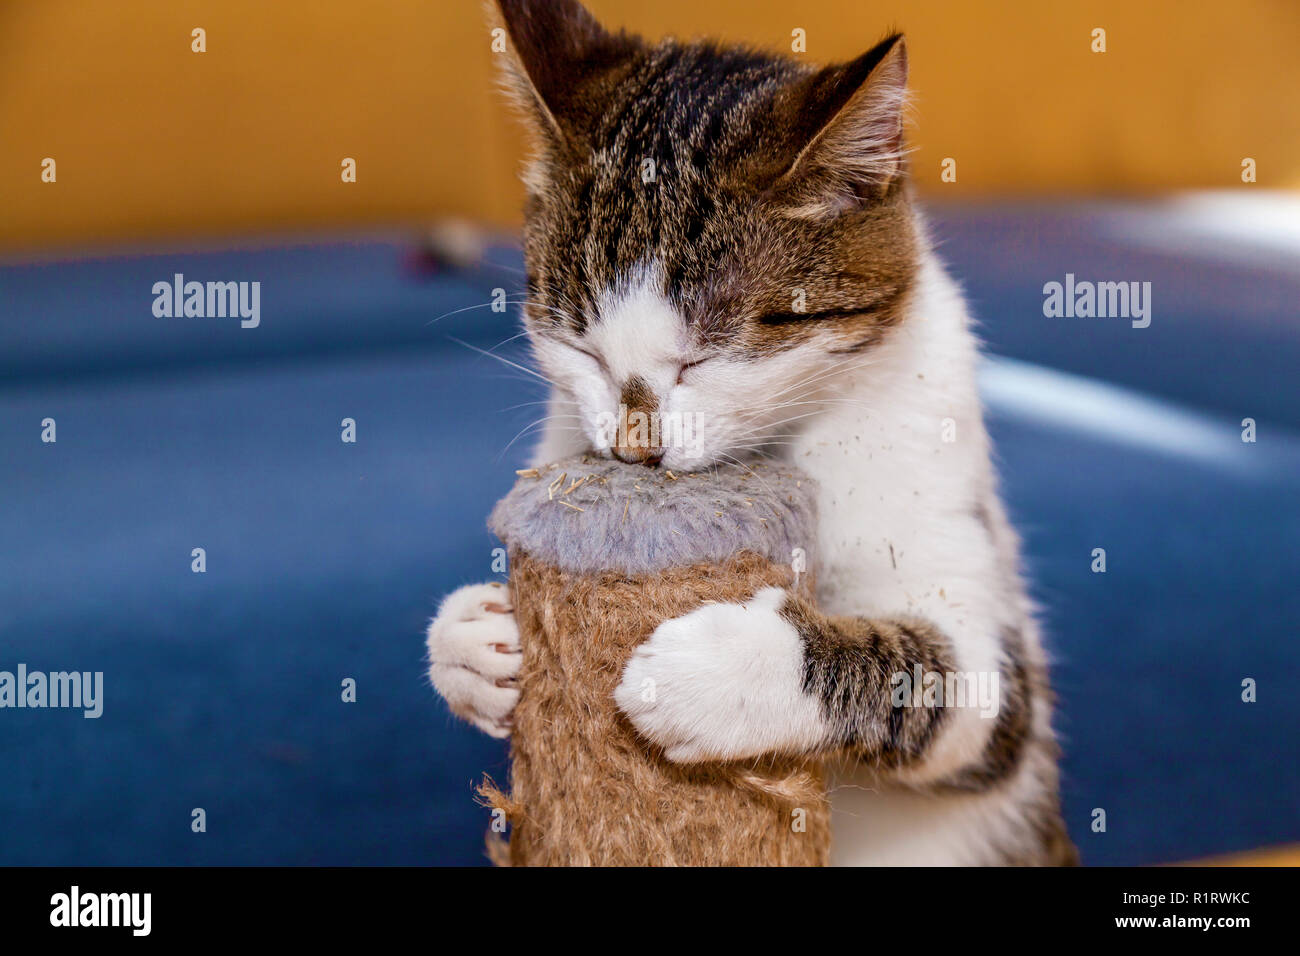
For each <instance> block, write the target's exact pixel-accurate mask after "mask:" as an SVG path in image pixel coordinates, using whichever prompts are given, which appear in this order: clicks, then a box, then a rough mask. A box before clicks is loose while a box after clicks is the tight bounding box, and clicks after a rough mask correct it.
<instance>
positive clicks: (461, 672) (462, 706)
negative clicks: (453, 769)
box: [428, 584, 520, 737]
mask: <svg viewBox="0 0 1300 956" xmlns="http://www.w3.org/2000/svg"><path fill="white" fill-rule="evenodd" d="M428 645H429V678H430V679H431V680H432V681H433V686H434V689H435V690H437V691H438V693H439V694H441V695H442V696H443V697H444V698H445V699H446V701H447V704H448V705H449V706H450V707H451V711H452V713H453V714H456V715H457V716H458V717H463V718H465V719H466V720H468V721H469V722H470V723H472V724H473V725H474V726H476V727H478V728H479V729H480V730H482V731H484V732H485V733H488V734H491V735H492V736H493V737H508V736H510V714H511V713H512V712H513V711H514V709H515V704H516V703H518V702H519V690H518V688H517V687H516V686H515V678H516V677H517V676H518V674H519V663H520V650H519V629H518V628H517V627H516V626H515V615H514V606H513V604H512V603H511V596H510V590H509V588H507V587H505V586H504V585H501V584H470V585H466V586H465V587H463V588H457V589H456V590H455V591H452V592H451V594H449V595H447V597H446V598H445V599H443V602H442V605H441V607H439V608H438V616H437V617H435V618H434V619H433V620H432V621H431V622H430V623H429V631H428Z"/></svg>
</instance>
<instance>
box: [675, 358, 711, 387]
mask: <svg viewBox="0 0 1300 956" xmlns="http://www.w3.org/2000/svg"><path fill="white" fill-rule="evenodd" d="M717 357H718V356H716V355H711V356H709V357H708V358H702V359H696V360H695V361H694V362H687V363H686V364H685V365H683V366H682V367H681V368H680V369H678V370H677V384H678V385H683V384H685V380H686V371H687V369H692V368H697V367H699V366H701V365H703V364H704V363H706V362H712V361H713V360H714V359H716V358H717Z"/></svg>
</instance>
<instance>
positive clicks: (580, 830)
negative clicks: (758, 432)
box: [483, 549, 830, 866]
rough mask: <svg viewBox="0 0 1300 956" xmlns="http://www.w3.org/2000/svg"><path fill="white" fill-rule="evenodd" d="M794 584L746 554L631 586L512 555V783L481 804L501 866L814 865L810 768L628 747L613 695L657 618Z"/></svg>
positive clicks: (824, 811)
mask: <svg viewBox="0 0 1300 956" xmlns="http://www.w3.org/2000/svg"><path fill="white" fill-rule="evenodd" d="M792 578H793V575H792V574H791V572H790V570H789V569H788V568H787V567H784V566H782V565H778V564H774V563H773V562H772V561H770V560H769V559H767V558H766V557H762V556H760V555H757V554H755V553H753V552H749V551H742V552H740V553H738V554H736V555H735V556H733V557H732V558H731V559H729V560H727V561H725V562H723V563H721V564H696V565H693V566H688V567H677V568H670V569H668V570H665V571H661V572H658V573H655V574H652V575H646V576H640V577H636V576H628V575H625V574H621V573H618V572H606V573H603V574H594V575H583V574H575V573H572V572H568V571H564V570H561V569H560V568H558V567H557V566H555V565H553V564H550V563H547V562H543V561H538V560H535V559H533V558H532V557H530V556H529V555H528V554H527V553H524V552H522V551H519V550H516V549H512V553H511V581H512V587H513V589H514V606H515V616H516V620H517V622H518V624H519V631H520V636H521V639H522V643H523V665H522V670H521V672H520V690H521V694H520V700H519V705H518V707H517V709H516V711H515V717H514V720H515V733H514V735H513V738H512V744H511V752H512V757H513V769H512V772H511V785H512V787H511V793H510V795H509V796H506V795H505V794H503V793H501V792H500V791H497V790H495V788H491V789H485V791H484V794H483V795H484V797H485V798H486V799H488V800H489V801H490V802H491V803H492V805H493V806H498V807H501V808H502V809H503V810H505V812H506V815H507V818H508V819H509V821H510V824H511V829H512V833H511V839H510V848H509V861H510V863H511V864H513V865H515V866H557V865H596V866H674V865H678V866H680V865H691V866H820V865H825V863H826V862H827V858H828V855H829V849H830V807H829V802H828V800H827V798H826V793H825V784H824V779H823V776H822V769H821V766H820V765H819V764H816V763H810V762H806V761H797V760H787V759H781V760H763V761H759V762H755V763H753V764H725V765H724V764H713V765H701V766H680V765H677V764H673V763H670V762H668V761H667V760H665V759H664V758H663V756H662V754H661V753H659V752H657V750H656V749H654V748H652V747H650V746H649V745H647V744H646V743H645V742H644V741H642V740H640V739H639V738H638V737H637V735H636V733H635V731H634V729H633V728H632V726H631V724H630V723H629V722H628V721H627V719H626V718H624V717H623V716H622V715H621V714H619V712H618V711H617V709H616V707H615V704H614V697H613V694H614V688H615V687H616V686H617V685H618V682H619V680H620V677H621V675H622V672H623V666H624V664H625V663H626V662H627V659H628V657H629V656H630V655H631V653H632V650H633V649H634V648H635V647H636V646H637V645H638V644H640V643H641V642H642V641H644V640H646V639H647V638H648V637H649V635H650V633H651V632H652V631H653V630H654V629H655V627H657V626H658V625H659V623H661V622H662V621H664V620H667V619H669V618H673V617H677V616H679V615H682V614H685V613H687V612H689V611H692V610H694V609H695V608H697V607H699V606H700V605H701V604H703V603H705V602H706V601H744V600H747V599H749V598H750V597H752V596H753V595H754V593H755V592H757V591H758V590H760V589H761V588H763V587H767V586H772V585H776V586H789V585H790V584H791V582H792ZM800 578H801V580H800V584H801V585H803V586H805V587H806V586H807V585H808V583H809V581H808V575H801V576H800ZM800 819H802V823H803V826H802V828H797V827H796V826H795V821H796V820H800ZM492 855H493V856H494V857H495V858H496V859H497V860H499V861H500V862H504V860H500V853H499V851H496V852H494V853H493V854H492Z"/></svg>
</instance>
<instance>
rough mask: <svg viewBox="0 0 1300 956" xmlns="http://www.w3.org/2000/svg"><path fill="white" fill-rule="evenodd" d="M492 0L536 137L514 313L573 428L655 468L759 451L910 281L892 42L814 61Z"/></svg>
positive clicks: (892, 319)
mask: <svg viewBox="0 0 1300 956" xmlns="http://www.w3.org/2000/svg"><path fill="white" fill-rule="evenodd" d="M497 2H498V5H499V7H500V9H501V13H502V16H503V20H504V25H505V28H506V31H507V35H508V40H509V42H508V50H507V56H506V60H507V71H506V76H507V81H508V84H509V87H510V89H511V91H512V92H513V94H514V96H515V98H516V99H517V100H518V101H519V103H520V105H521V106H522V107H523V109H524V111H525V114H526V116H527V118H528V123H529V126H530V127H531V130H532V133H533V137H534V141H535V155H534V157H533V158H532V160H531V161H530V163H529V165H528V167H527V171H526V174H525V177H524V178H525V183H526V185H527V189H528V200H527V207H526V215H525V229H524V256H525V264H526V266H527V275H528V289H527V296H526V298H527V303H526V305H525V308H524V317H525V324H526V328H527V330H528V333H529V336H530V339H531V341H532V345H533V349H534V354H535V356H536V359H537V362H538V364H539V366H540V367H541V370H542V371H543V373H544V374H545V375H546V376H547V377H549V378H550V379H551V380H552V381H553V383H554V384H555V387H556V388H557V389H558V390H559V391H560V393H561V394H562V396H563V397H565V398H568V399H571V400H572V402H573V403H574V405H575V408H576V412H577V418H578V420H577V421H574V422H573V423H572V424H573V425H574V426H575V427H578V428H581V429H582V433H583V435H584V436H585V438H586V441H587V443H588V444H589V445H590V447H591V449H592V450H594V451H597V452H599V453H602V454H614V455H617V457H620V458H623V459H624V460H629V461H633V460H640V461H645V462H646V463H647V464H653V463H657V462H659V461H662V463H663V465H664V467H667V468H678V469H685V470H689V469H692V468H696V467H700V466H703V465H707V464H711V463H714V462H720V461H725V460H728V459H730V458H743V457H746V456H747V455H749V454H751V453H753V452H754V451H755V450H761V449H763V448H771V447H779V445H780V443H782V442H784V441H785V440H786V439H787V438H788V437H789V436H790V433H791V432H793V431H795V430H797V429H798V428H799V423H800V421H801V420H803V419H805V418H807V417H808V415H809V414H811V413H813V412H815V411H816V410H817V409H818V408H819V407H822V406H821V405H820V404H819V403H820V402H822V401H823V400H825V398H826V392H827V390H828V389H831V390H833V382H834V379H835V376H836V374H837V373H838V371H839V370H843V369H847V368H849V367H851V366H856V365H860V364H862V363H863V362H865V361H868V360H869V355H870V351H871V349H872V348H873V347H874V346H875V345H876V344H877V343H878V342H880V341H881V339H882V337H883V336H884V335H886V334H887V332H888V330H889V329H890V328H891V327H893V326H894V325H896V324H897V323H898V322H899V321H900V320H901V317H902V314H903V306H904V302H905V300H906V298H907V295H908V292H909V290H910V289H911V287H912V285H913V282H914V275H915V272H916V268H917V255H918V240H917V235H916V227H915V224H914V216H913V213H912V208H911V205H910V200H909V190H908V188H907V184H906V181H905V168H904V160H903V124H902V109H903V103H904V99H905V92H906V78H907V59H906V53H905V49H904V45H903V40H902V37H901V36H897V35H895V36H891V37H889V38H888V39H886V40H884V41H883V42H881V43H879V44H878V45H876V46H875V47H873V48H872V49H871V50H870V51H868V52H867V53H865V54H863V55H862V56H860V57H858V58H857V59H856V60H853V61H852V62H850V63H847V64H842V65H837V66H830V67H826V68H822V69H819V68H815V67H812V66H808V65H805V64H804V63H803V62H801V61H798V60H795V59H793V58H791V57H784V56H778V55H773V54H766V53H756V52H753V51H750V50H745V49H740V48H734V47H727V46H720V45H717V44H712V43H680V42H677V41H672V40H666V41H663V42H660V43H656V44H650V43H647V42H645V41H642V40H640V39H639V38H636V37H631V36H628V35H625V34H622V33H619V34H614V33H610V32H609V31H607V30H605V29H604V28H603V27H602V26H601V25H600V24H599V23H597V22H596V20H595V19H594V18H593V17H592V16H591V15H590V14H589V13H588V12H587V11H586V10H585V9H584V8H583V7H582V6H581V5H580V4H579V3H577V2H576V0H497Z"/></svg>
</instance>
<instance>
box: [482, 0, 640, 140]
mask: <svg viewBox="0 0 1300 956" xmlns="http://www.w3.org/2000/svg"><path fill="white" fill-rule="evenodd" d="M496 6H497V8H498V10H499V12H500V25H502V26H504V28H505V31H506V39H507V44H506V50H505V51H504V59H505V63H504V74H505V81H506V87H507V89H508V90H509V92H510V93H512V95H513V98H514V99H515V101H516V102H517V103H518V105H519V106H520V107H522V109H523V112H524V114H525V116H526V118H527V119H528V120H529V122H530V124H531V125H533V127H534V129H535V131H536V132H537V133H540V134H542V135H544V136H546V137H548V138H552V139H553V140H554V141H555V142H557V144H563V145H567V146H570V147H573V146H577V145H578V144H579V143H578V141H579V140H580V139H581V136H582V131H583V129H584V128H585V124H587V123H589V122H590V121H592V120H593V119H594V118H595V117H596V116H598V115H599V113H600V111H601V105H602V104H601V103H600V83H599V82H598V80H599V78H600V76H601V75H602V74H604V73H605V72H607V71H608V70H610V69H611V68H613V67H614V66H616V65H617V64H618V63H619V62H621V61H622V60H623V59H625V58H626V57H627V56H628V55H629V54H630V53H631V52H632V51H634V50H635V49H636V48H637V41H636V40H635V39H634V38H632V37H629V36H626V35H625V34H622V33H617V34H613V33H610V32H609V31H607V30H606V29H605V28H604V27H603V26H601V25H600V23H599V22H597V20H596V18H595V17H593V16H592V15H591V14H590V13H588V12H587V9H586V8H585V7H583V5H582V4H581V3H579V2H578V0H496ZM494 25H495V24H494Z"/></svg>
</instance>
